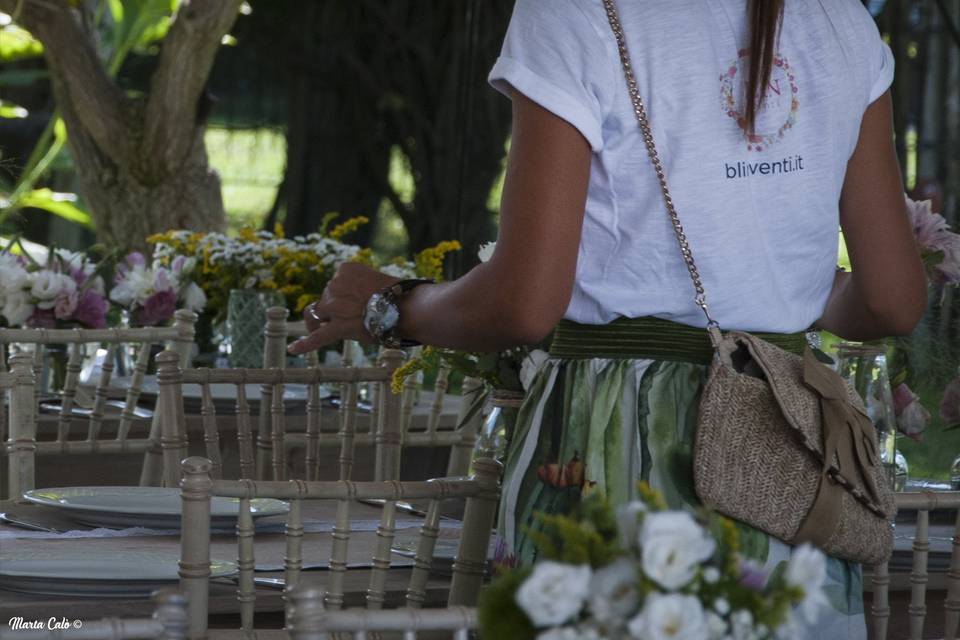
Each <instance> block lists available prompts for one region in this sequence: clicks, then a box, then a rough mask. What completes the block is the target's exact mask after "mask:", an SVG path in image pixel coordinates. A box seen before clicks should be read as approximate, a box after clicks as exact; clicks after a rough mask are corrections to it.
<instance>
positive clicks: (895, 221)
mask: <svg viewBox="0 0 960 640" xmlns="http://www.w3.org/2000/svg"><path fill="white" fill-rule="evenodd" d="M892 121H893V118H892V109H891V101H890V94H889V92H888V93H885V94H884V95H883V96H881V97H880V98H879V99H878V100H877V101H876V102H874V103H873V104H871V105H870V106H869V107H868V108H867V111H866V113H865V114H864V116H863V121H862V123H861V124H860V138H859V140H858V141H857V148H856V150H855V151H854V152H853V156H851V158H850V161H849V163H848V164H847V173H846V177H845V179H844V183H843V191H842V192H841V195H840V226H841V227H842V229H843V235H844V238H845V239H846V242H847V249H848V251H849V253H850V263H851V267H852V273H843V274H838V275H837V278H836V279H835V280H834V285H833V290H832V291H831V293H830V298H829V300H828V301H827V306H826V309H825V310H824V313H823V316H822V317H821V319H820V320H819V322H818V326H820V327H821V328H823V329H826V330H828V331H830V332H832V333H835V334H837V335H838V336H841V337H843V338H846V339H848V340H872V339H876V338H882V337H885V336H891V335H905V334H909V333H910V332H911V331H913V328H914V327H915V326H916V324H917V322H919V321H920V318H921V317H922V315H923V312H924V310H925V308H926V304H927V287H926V276H925V275H924V271H923V264H922V263H921V261H920V253H919V251H918V250H917V246H916V241H915V240H914V236H913V230H912V229H911V228H910V222H909V218H908V215H907V209H906V205H905V203H904V200H903V183H902V182H901V179H900V169H899V166H898V165H897V157H896V151H895V149H894V146H893V135H892Z"/></svg>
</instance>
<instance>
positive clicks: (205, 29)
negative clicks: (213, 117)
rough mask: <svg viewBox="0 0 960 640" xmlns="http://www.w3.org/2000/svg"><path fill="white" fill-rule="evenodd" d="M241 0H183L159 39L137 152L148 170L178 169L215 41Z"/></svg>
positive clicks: (189, 139)
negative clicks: (150, 165)
mask: <svg viewBox="0 0 960 640" xmlns="http://www.w3.org/2000/svg"><path fill="white" fill-rule="evenodd" d="M240 3H241V0H184V2H183V3H182V4H181V5H180V8H179V9H178V11H177V15H176V16H175V18H174V20H173V24H171V25H170V30H169V31H168V32H167V36H166V38H165V39H164V41H163V48H162V49H161V52H160V60H159V62H158V63H157V69H156V71H155V72H154V74H153V78H152V79H151V81H150V96H149V97H148V99H147V108H146V115H145V121H144V136H143V142H142V145H141V148H140V152H139V156H140V160H141V162H143V163H148V164H150V163H155V166H154V167H152V169H156V170H158V172H157V173H155V172H154V171H149V173H151V174H153V175H163V174H166V173H171V172H174V171H176V170H177V168H179V167H180V166H181V164H182V163H183V161H184V159H185V158H186V157H187V154H188V152H189V150H190V145H191V144H193V141H194V129H195V126H196V123H197V101H198V100H199V98H200V95H201V93H202V92H203V88H204V86H205V85H206V83H207V77H208V76H209V75H210V69H211V67H212V66H213V59H214V57H215V56H216V55H217V49H219V47H220V40H221V38H222V37H223V36H224V34H226V33H227V30H228V29H230V27H231V26H232V25H233V23H234V21H235V20H236V19H237V13H238V11H239V10H240Z"/></svg>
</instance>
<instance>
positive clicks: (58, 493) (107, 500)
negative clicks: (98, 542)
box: [23, 487, 289, 529]
mask: <svg viewBox="0 0 960 640" xmlns="http://www.w3.org/2000/svg"><path fill="white" fill-rule="evenodd" d="M23 497H24V499H26V500H29V501H30V502H34V503H36V504H41V505H44V506H47V507H54V508H57V509H62V510H63V512H64V515H66V516H67V517H69V518H70V519H71V520H75V521H76V522H80V523H83V524H88V525H92V526H95V527H114V528H126V527H152V528H156V529H179V528H180V508H181V504H180V489H177V488H175V487H56V488H52V489H33V490H31V491H27V492H26V493H24V494H23ZM239 502H240V501H239V500H238V499H237V498H221V497H217V496H214V497H213V498H212V499H211V500H210V524H211V526H213V527H216V528H218V529H219V528H227V527H233V526H235V525H236V523H237V514H238V513H239V511H240V505H239ZM288 510H289V506H288V505H287V503H286V502H284V501H283V500H274V499H273V498H255V499H253V500H251V501H250V511H251V514H252V515H253V517H254V518H262V517H265V516H277V515H283V514H285V513H287V511H288Z"/></svg>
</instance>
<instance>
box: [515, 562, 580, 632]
mask: <svg viewBox="0 0 960 640" xmlns="http://www.w3.org/2000/svg"><path fill="white" fill-rule="evenodd" d="M591 573H592V572H591V570H590V567H589V566H586V565H582V566H575V565H570V564H562V563H559V562H550V561H547V562H540V563H537V564H536V565H535V566H534V568H533V573H531V574H530V577H528V578H527V579H526V580H525V581H524V583H523V584H522V585H520V588H519V589H518V590H517V593H516V595H515V598H516V601H517V604H518V605H519V606H520V608H521V609H523V611H524V613H526V614H527V617H529V618H530V621H531V622H533V625H534V626H535V627H551V626H556V625H558V624H563V623H564V622H567V621H568V620H570V618H572V617H574V616H576V615H577V614H578V613H580V609H582V608H583V603H584V600H586V598H587V593H588V591H589V587H590V576H591Z"/></svg>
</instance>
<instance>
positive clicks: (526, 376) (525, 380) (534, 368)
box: [520, 349, 550, 391]
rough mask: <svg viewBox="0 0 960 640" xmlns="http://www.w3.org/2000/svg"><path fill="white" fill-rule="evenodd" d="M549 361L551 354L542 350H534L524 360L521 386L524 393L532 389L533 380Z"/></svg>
mask: <svg viewBox="0 0 960 640" xmlns="http://www.w3.org/2000/svg"><path fill="white" fill-rule="evenodd" d="M549 359H550V354H549V353H547V352H546V351H541V350H540V349H534V350H533V351H531V352H530V353H528V354H527V357H526V358H524V359H523V363H522V364H521V365H520V384H521V385H523V390H524V391H526V390H527V389H529V388H530V385H531V384H532V383H533V378H534V377H535V376H536V375H537V372H538V371H540V367H542V366H543V363H544V362H546V361H547V360H549Z"/></svg>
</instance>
